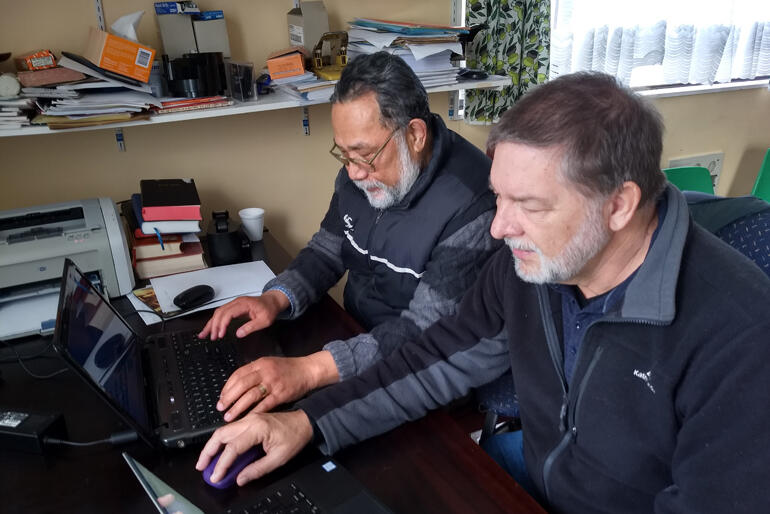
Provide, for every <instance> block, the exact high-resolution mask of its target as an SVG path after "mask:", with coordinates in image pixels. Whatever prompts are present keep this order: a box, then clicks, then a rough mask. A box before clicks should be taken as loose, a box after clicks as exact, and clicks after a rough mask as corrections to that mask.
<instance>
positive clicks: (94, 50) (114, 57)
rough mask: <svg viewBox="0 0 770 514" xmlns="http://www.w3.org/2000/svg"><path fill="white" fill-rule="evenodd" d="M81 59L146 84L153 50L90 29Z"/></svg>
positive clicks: (153, 54)
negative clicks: (83, 58)
mask: <svg viewBox="0 0 770 514" xmlns="http://www.w3.org/2000/svg"><path fill="white" fill-rule="evenodd" d="M83 57H85V58H86V59H88V60H89V61H91V62H92V63H94V64H96V65H97V66H99V67H100V68H103V69H105V70H109V71H112V72H115V73H118V74H120V75H123V76H125V77H129V78H132V79H136V80H139V81H141V82H147V81H148V80H149V79H150V68H151V67H152V60H153V58H154V57H155V50H153V49H152V48H150V47H149V46H144V45H140V44H139V43H135V42H133V41H130V40H128V39H123V38H122V37H118V36H115V35H113V34H108V33H107V32H104V31H103V30H99V29H97V28H95V27H91V32H90V34H89V36H88V45H87V47H86V51H85V53H84V54H83Z"/></svg>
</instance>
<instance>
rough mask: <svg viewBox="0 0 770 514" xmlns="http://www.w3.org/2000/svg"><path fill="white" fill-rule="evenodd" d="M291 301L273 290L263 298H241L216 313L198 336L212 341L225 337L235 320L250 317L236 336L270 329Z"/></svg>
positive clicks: (220, 308)
mask: <svg viewBox="0 0 770 514" xmlns="http://www.w3.org/2000/svg"><path fill="white" fill-rule="evenodd" d="M289 305H290V304H289V299H288V298H287V297H286V295H285V294H283V293H282V292H280V291H276V290H272V291H267V292H265V293H263V294H262V296H257V297H254V296H241V297H239V298H236V299H235V300H233V301H231V302H228V303H226V304H225V305H223V306H221V307H219V308H218V309H217V310H215V311H214V314H213V315H212V316H211V319H210V320H209V321H208V323H206V326H205V327H203V330H201V331H200V333H199V334H198V338H199V339H204V338H206V337H209V336H210V337H211V340H212V341H216V340H217V339H221V338H222V337H224V335H225V332H226V331H227V325H229V324H230V321H232V319H233V318H238V317H240V316H248V318H249V320H250V321H248V322H247V323H244V324H243V326H241V327H240V328H238V330H237V331H236V332H235V335H236V336H238V337H246V336H247V335H249V334H251V333H252V332H254V331H257V330H261V329H263V328H265V327H269V326H270V325H272V324H273V322H274V321H275V318H277V317H278V315H279V314H280V313H281V312H283V311H285V310H286V309H287V308H289Z"/></svg>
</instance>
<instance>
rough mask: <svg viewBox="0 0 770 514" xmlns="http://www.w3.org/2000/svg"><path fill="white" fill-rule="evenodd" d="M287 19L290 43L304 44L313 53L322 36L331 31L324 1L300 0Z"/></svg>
mask: <svg viewBox="0 0 770 514" xmlns="http://www.w3.org/2000/svg"><path fill="white" fill-rule="evenodd" d="M286 21H287V22H288V24H289V44H290V45H301V46H304V47H305V48H306V49H307V51H308V52H310V53H311V54H312V52H313V48H314V47H315V45H316V43H318V40H319V39H321V36H323V35H324V33H325V32H329V16H328V15H327V14H326V8H325V7H324V3H323V2H300V4H299V7H295V8H294V9H292V10H291V11H289V12H288V14H287V15H286ZM271 75H272V74H271Z"/></svg>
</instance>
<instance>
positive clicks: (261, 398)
mask: <svg viewBox="0 0 770 514" xmlns="http://www.w3.org/2000/svg"><path fill="white" fill-rule="evenodd" d="M338 381H339V373H338V372H337V366H336V365H335V364H334V359H333V358H332V355H331V353H329V352H327V351H321V352H317V353H314V354H311V355H308V356H306V357H262V358H260V359H257V360H255V361H254V362H250V363H249V364H246V365H244V366H241V367H240V368H238V369H237V370H235V372H233V374H232V375H230V378H229V379H227V382H226V383H225V385H224V387H223V388H222V393H221V394H220V398H219V402H218V403H217V410H219V411H220V412H221V411H223V410H225V409H227V412H226V413H225V416H224V418H225V421H231V420H233V419H235V418H237V417H238V416H239V415H240V414H241V413H242V412H244V411H246V410H247V409H248V408H250V407H251V406H253V405H254V404H256V407H255V409H254V410H255V411H256V412H267V411H269V410H271V409H273V408H274V407H276V406H277V405H281V404H282V403H286V402H290V401H293V400H297V399H299V398H302V397H303V396H304V395H305V394H306V393H308V392H310V391H312V390H313V389H317V388H319V387H322V386H325V385H329V384H333V383H336V382H338Z"/></svg>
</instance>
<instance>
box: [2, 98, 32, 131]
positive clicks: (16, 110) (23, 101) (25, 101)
mask: <svg viewBox="0 0 770 514" xmlns="http://www.w3.org/2000/svg"><path fill="white" fill-rule="evenodd" d="M34 109H35V102H34V101H33V100H32V99H29V98H10V99H0V130H13V129H19V128H21V127H26V126H29V116H30V114H32V113H33V112H34Z"/></svg>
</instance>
